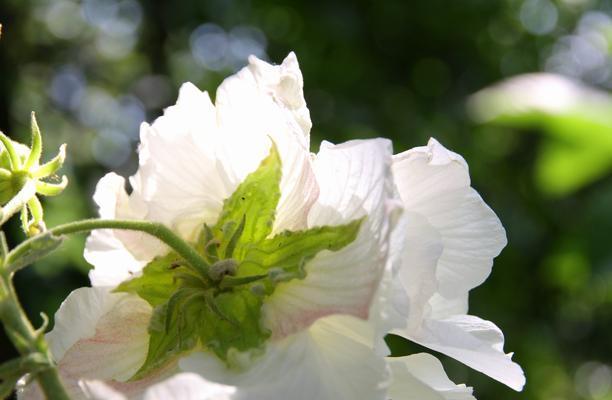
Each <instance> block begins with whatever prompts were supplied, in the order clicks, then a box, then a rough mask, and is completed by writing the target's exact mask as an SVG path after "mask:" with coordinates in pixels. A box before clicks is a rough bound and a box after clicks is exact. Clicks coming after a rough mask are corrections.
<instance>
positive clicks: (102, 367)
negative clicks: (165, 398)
mask: <svg viewBox="0 0 612 400" xmlns="http://www.w3.org/2000/svg"><path fill="white" fill-rule="evenodd" d="M150 316H151V306H150V305H149V304H148V303H147V302H145V301H144V300H142V299H140V298H139V297H137V296H133V295H126V294H117V293H109V292H108V290H107V289H105V288H80V289H77V290H75V291H74V292H72V293H71V294H70V295H69V296H68V298H67V299H66V300H65V301H64V303H62V305H61V307H60V309H59V310H58V312H57V313H56V316H55V321H56V323H55V327H54V329H53V330H52V331H51V332H50V333H49V334H47V335H46V338H47V341H48V343H49V346H50V348H51V352H52V354H53V357H54V359H55V360H56V362H57V365H58V369H59V373H60V377H61V378H62V381H63V382H64V384H65V386H66V388H67V391H68V393H69V394H70V396H71V398H74V399H82V398H86V394H85V393H84V392H83V390H82V389H81V387H80V386H79V382H80V381H81V380H83V379H85V380H87V379H96V380H103V381H106V383H107V384H108V385H110V386H112V387H113V388H114V389H115V390H119V391H120V392H121V393H124V394H126V395H127V396H128V397H132V396H136V395H138V394H139V393H141V392H142V391H143V390H144V389H146V388H147V387H148V386H150V385H152V384H153V383H155V382H157V381H159V380H161V379H163V378H165V377H167V376H168V374H170V373H172V372H173V370H174V368H175V366H173V365H170V366H168V367H167V368H164V369H161V370H159V371H157V372H156V373H154V374H152V375H150V376H148V377H147V378H146V379H143V380H140V381H135V382H123V381H126V380H127V379H129V378H130V377H131V376H132V375H133V374H134V373H135V372H136V371H137V370H138V368H140V366H141V365H142V363H143V362H144V360H145V357H146V353H147V348H148V343H149V334H148V331H147V329H148V324H149V319H150ZM41 396H42V394H41V392H40V390H39V389H38V388H37V386H36V385H34V384H33V385H30V386H29V387H27V388H26V389H25V390H23V393H22V394H21V398H24V399H38V398H42V397H41Z"/></svg>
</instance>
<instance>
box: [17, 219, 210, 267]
mask: <svg viewBox="0 0 612 400" xmlns="http://www.w3.org/2000/svg"><path fill="white" fill-rule="evenodd" d="M96 229H121V230H130V231H140V232H144V233H147V234H149V235H151V236H154V237H156V238H157V239H159V240H161V241H162V242H164V243H165V244H167V245H168V247H170V248H171V249H172V250H174V251H175V252H176V253H178V254H179V255H180V256H181V257H182V258H183V259H184V260H185V261H187V263H188V264H189V265H190V266H191V267H192V268H194V269H195V270H196V272H197V273H199V274H201V275H203V276H207V275H208V270H209V268H210V266H209V265H208V263H207V262H206V260H204V258H203V257H202V256H201V255H200V254H198V252H197V251H196V250H195V249H194V248H193V247H191V246H190V245H189V244H187V243H186V242H185V241H184V240H183V239H181V238H180V237H179V236H177V235H176V234H175V233H174V232H172V231H171V230H170V229H169V228H168V227H167V226H165V225H163V224H160V223H156V222H149V221H139V220H116V219H85V220H81V221H76V222H69V223H67V224H63V225H58V226H56V227H54V228H51V229H49V230H48V231H46V232H45V234H46V235H49V234H51V235H53V236H62V235H68V234H72V233H82V232H90V231H93V230H96ZM41 236H42V235H41ZM41 236H34V237H32V238H30V239H28V240H26V241H25V242H23V243H21V244H20V245H19V246H17V247H15V248H14V249H13V250H12V251H11V252H10V253H9V254H8V256H7V260H6V264H7V266H9V268H10V265H11V264H13V263H14V262H15V261H16V260H18V259H19V257H21V256H23V255H25V254H27V253H28V252H29V251H30V250H31V249H32V248H35V247H36V241H37V240H39V238H40V237H41Z"/></svg>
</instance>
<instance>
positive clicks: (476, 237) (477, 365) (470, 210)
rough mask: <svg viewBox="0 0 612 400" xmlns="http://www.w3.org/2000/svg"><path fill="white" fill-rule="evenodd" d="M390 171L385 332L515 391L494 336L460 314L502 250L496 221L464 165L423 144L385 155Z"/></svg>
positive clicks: (512, 366) (433, 144) (516, 371)
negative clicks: (399, 211)
mask: <svg viewBox="0 0 612 400" xmlns="http://www.w3.org/2000/svg"><path fill="white" fill-rule="evenodd" d="M392 169H393V174H394V177H395V183H396V186H397V189H398V191H399V194H400V197H401V199H402V203H403V207H404V213H403V215H402V219H401V221H400V223H399V224H398V225H400V226H403V227H404V229H401V228H399V229H396V230H395V233H394V237H393V246H394V248H395V249H396V250H395V251H396V252H397V253H398V254H397V255H396V262H395V265H394V266H393V271H392V277H393V278H392V279H391V280H392V285H391V286H392V289H391V290H392V294H391V295H390V296H388V297H392V301H389V302H388V303H387V312H388V314H389V315H391V316H392V317H391V320H392V321H391V325H392V326H393V327H394V328H395V329H394V330H393V332H394V333H396V334H399V335H401V336H404V337H406V338H408V339H410V340H412V341H415V342H417V343H419V344H421V345H423V346H426V347H428V348H430V349H433V350H436V351H439V352H441V353H444V354H446V355H448V356H450V357H453V358H455V359H457V360H459V361H461V362H463V363H464V364H466V365H468V366H470V367H472V368H474V369H476V370H478V371H480V372H483V373H485V374H487V375H489V376H490V377H492V378H494V379H496V380H498V381H500V382H502V383H504V384H506V385H508V386H510V387H511V388H513V389H515V390H519V391H520V390H522V388H523V386H524V384H525V376H524V375H523V371H522V370H521V368H520V367H519V366H518V364H516V363H514V362H512V360H511V356H512V355H511V354H505V353H504V351H503V345H504V336H503V334H502V332H501V330H500V329H499V328H498V327H497V326H495V325H494V324H493V323H492V322H489V321H485V320H482V319H480V318H478V317H475V316H471V315H467V311H468V292H469V291H470V290H471V289H473V288H474V287H476V286H478V285H480V284H481V283H482V282H483V281H484V280H485V279H486V278H487V276H488V275H489V273H490V272H491V267H492V265H493V258H494V257H496V256H497V255H498V254H499V253H500V251H501V250H502V248H503V247H504V246H505V245H506V233H505V231H504V228H503V227H502V225H501V223H500V221H499V219H498V218H497V216H496V215H495V213H494V212H493V211H492V210H491V209H490V208H489V207H488V206H487V205H486V204H485V202H484V201H483V200H482V198H481V197H480V196H479V195H478V193H477V192H476V191H475V190H474V189H473V188H471V187H470V176H469V172H468V166H467V163H466V162H465V160H464V159H463V158H462V157H461V156H460V155H458V154H456V153H453V152H451V151H449V150H447V149H445V148H444V147H443V146H442V145H441V144H440V143H438V142H437V141H436V140H435V139H431V140H430V141H429V144H428V145H427V146H426V147H417V148H414V149H411V150H408V151H406V152H403V153H401V154H397V155H395V156H393V167H392Z"/></svg>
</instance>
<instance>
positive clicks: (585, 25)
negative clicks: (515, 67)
mask: <svg viewBox="0 0 612 400" xmlns="http://www.w3.org/2000/svg"><path fill="white" fill-rule="evenodd" d="M611 32H612V18H611V17H610V16H608V15H606V14H604V13H602V12H588V13H586V14H584V15H583V16H582V17H581V18H580V21H579V23H578V27H577V29H576V31H575V32H574V34H572V35H566V36H563V37H561V38H560V39H559V40H558V41H557V43H555V45H554V46H553V48H552V51H551V54H550V55H549V56H548V57H547V59H546V61H545V69H546V70H548V71H551V72H556V73H560V74H563V75H567V76H571V77H574V78H578V79H581V80H583V81H584V82H586V83H590V84H593V85H601V86H604V87H608V88H612V56H611V54H610V49H611V48H612V34H611Z"/></svg>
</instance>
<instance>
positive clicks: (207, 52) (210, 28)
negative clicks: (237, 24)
mask: <svg viewBox="0 0 612 400" xmlns="http://www.w3.org/2000/svg"><path fill="white" fill-rule="evenodd" d="M189 42H190V45H191V53H192V54H193V57H194V58H195V60H196V61H197V62H198V63H200V64H201V65H202V66H203V67H204V68H208V69H211V70H213V71H219V70H221V69H223V68H225V66H226V53H227V51H228V47H229V38H228V37H227V34H226V33H225V31H224V30H223V28H221V27H220V26H218V25H215V24H203V25H200V26H198V27H197V28H196V29H195V30H194V31H193V33H192V34H191V38H190V40H189Z"/></svg>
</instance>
